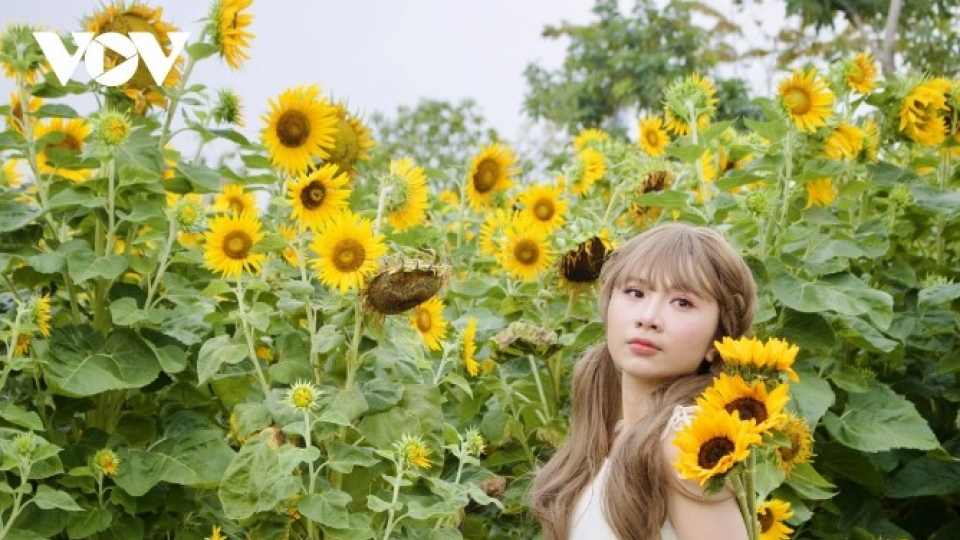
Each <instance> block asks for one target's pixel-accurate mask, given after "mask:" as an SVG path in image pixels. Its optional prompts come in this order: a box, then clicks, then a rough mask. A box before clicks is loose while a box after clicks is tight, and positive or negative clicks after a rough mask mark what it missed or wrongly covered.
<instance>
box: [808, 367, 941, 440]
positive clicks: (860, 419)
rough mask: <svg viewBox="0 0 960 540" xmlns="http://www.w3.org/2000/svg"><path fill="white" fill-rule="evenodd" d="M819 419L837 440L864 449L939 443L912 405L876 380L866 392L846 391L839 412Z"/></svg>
mask: <svg viewBox="0 0 960 540" xmlns="http://www.w3.org/2000/svg"><path fill="white" fill-rule="evenodd" d="M823 422H824V424H825V425H826V427H827V431H829V432H830V434H831V435H833V436H834V437H835V438H836V439H837V440H838V441H840V442H841V443H843V444H845V445H847V446H849V447H850V448H854V449H857V450H862V451H864V452H882V451H885V450H892V449H894V448H914V449H918V450H932V449H934V448H937V447H939V446H940V443H939V441H937V437H936V436H935V435H934V434H933V431H931V430H930V426H929V425H927V422H926V421H925V420H924V419H923V417H921V416H920V414H919V413H918V412H917V409H916V407H914V406H913V404H912V403H910V402H909V401H907V399H906V398H904V397H903V396H901V395H900V394H897V393H896V392H894V391H893V390H891V389H890V388H889V387H887V386H885V385H882V384H879V383H877V384H876V385H875V386H874V387H873V388H871V389H870V390H869V391H867V392H862V393H859V394H850V395H849V396H848V401H847V404H846V407H844V410H843V414H841V415H839V416H838V415H836V414H834V413H832V412H828V413H827V414H826V415H825V416H824V417H823Z"/></svg>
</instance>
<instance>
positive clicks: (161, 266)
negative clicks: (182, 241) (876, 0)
mask: <svg viewBox="0 0 960 540" xmlns="http://www.w3.org/2000/svg"><path fill="white" fill-rule="evenodd" d="M176 237H177V222H176V220H175V219H173V216H170V224H169V228H168V229H167V240H166V242H165V243H164V245H163V252H162V253H161V255H160V260H159V261H158V262H157V275H156V276H154V278H153V279H152V280H150V284H149V286H148V287H147V300H146V301H145V302H144V303H143V309H144V311H150V308H151V307H153V295H154V294H156V293H157V290H159V288H160V280H161V279H163V274H164V273H165V272H166V271H167V265H168V264H169V263H170V251H171V250H172V249H173V243H174V241H175V240H176Z"/></svg>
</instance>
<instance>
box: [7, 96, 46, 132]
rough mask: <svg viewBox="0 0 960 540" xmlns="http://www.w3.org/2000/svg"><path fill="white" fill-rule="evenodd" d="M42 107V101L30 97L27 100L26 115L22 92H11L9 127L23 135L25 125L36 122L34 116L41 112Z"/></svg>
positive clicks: (8, 116)
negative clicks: (21, 98) (21, 97)
mask: <svg viewBox="0 0 960 540" xmlns="http://www.w3.org/2000/svg"><path fill="white" fill-rule="evenodd" d="M42 105H43V100H42V99H40V98H38V97H33V96H30V98H29V99H27V109H26V113H27V114H26V115H24V109H23V103H22V102H21V101H20V92H10V114H8V115H7V127H8V128H10V129H12V130H13V131H16V132H17V133H19V134H21V135H23V125H24V123H25V122H36V120H35V119H34V115H35V114H36V112H37V111H39V110H40V107H41V106H42Z"/></svg>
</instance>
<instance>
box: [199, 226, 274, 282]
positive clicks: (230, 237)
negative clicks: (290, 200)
mask: <svg viewBox="0 0 960 540" xmlns="http://www.w3.org/2000/svg"><path fill="white" fill-rule="evenodd" d="M204 238H205V242H204V243H205V246H204V252H203V259H204V262H205V263H206V265H207V268H209V269H211V270H213V271H214V272H219V273H220V274H221V275H222V276H223V277H224V278H230V277H237V278H239V277H240V275H241V274H242V273H243V271H244V270H246V271H248V272H260V269H261V266H262V265H263V263H264V262H265V261H266V259H267V257H266V255H264V254H262V253H255V252H254V251H253V247H254V246H255V245H256V243H257V242H259V241H260V239H261V238H263V233H262V232H260V220H259V219H257V216H256V214H255V213H253V212H251V211H249V210H246V211H244V212H242V213H239V214H227V215H222V216H218V217H215V218H213V219H212V220H210V230H209V231H207V232H206V233H205V235H204Z"/></svg>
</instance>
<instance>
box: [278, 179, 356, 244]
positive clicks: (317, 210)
mask: <svg viewBox="0 0 960 540" xmlns="http://www.w3.org/2000/svg"><path fill="white" fill-rule="evenodd" d="M346 184H347V176H346V175H345V174H341V173H340V171H339V169H338V168H337V166H336V165H321V166H320V167H318V168H317V169H315V170H314V171H313V172H311V173H310V174H309V175H308V176H301V177H300V178H298V179H297V180H296V181H294V182H291V183H290V187H289V188H287V196H288V197H289V201H290V206H292V207H293V213H292V217H293V219H297V220H299V221H300V223H301V225H304V226H308V227H310V228H311V229H314V230H315V229H316V228H317V227H319V226H320V225H322V224H323V222H324V221H327V220H328V219H331V218H333V217H334V216H337V215H339V214H340V212H342V211H344V210H346V209H347V200H348V199H349V198H350V190H349V189H347V188H345V187H344V186H345V185H346Z"/></svg>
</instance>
